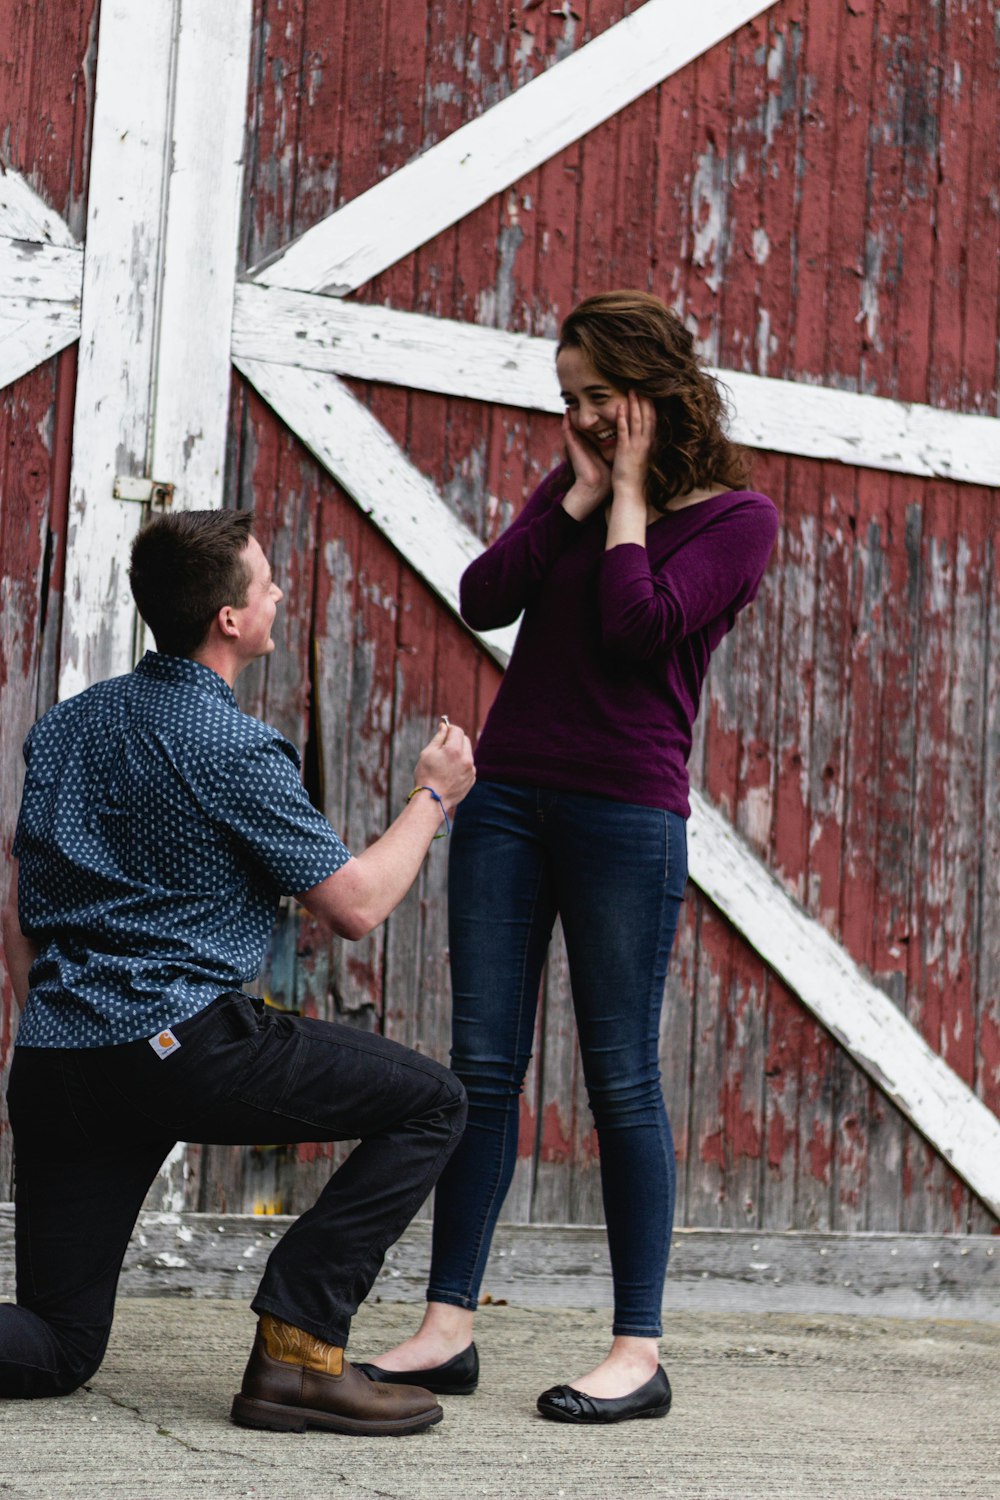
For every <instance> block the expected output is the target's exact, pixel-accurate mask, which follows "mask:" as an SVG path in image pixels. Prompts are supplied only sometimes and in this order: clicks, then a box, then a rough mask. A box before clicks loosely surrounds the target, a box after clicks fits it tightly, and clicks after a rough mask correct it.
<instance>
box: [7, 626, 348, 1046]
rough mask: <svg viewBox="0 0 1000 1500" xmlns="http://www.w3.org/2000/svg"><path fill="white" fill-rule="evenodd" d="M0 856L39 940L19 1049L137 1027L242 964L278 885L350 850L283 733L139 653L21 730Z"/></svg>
mask: <svg viewBox="0 0 1000 1500" xmlns="http://www.w3.org/2000/svg"><path fill="white" fill-rule="evenodd" d="M24 758H25V762H26V764H27V774H26V777H25V785H24V796H23V799H22V803H21V815H20V819H19V821H18V827H17V837H16V839H15V843H14V853H15V854H16V855H17V856H18V858H19V859H20V862H21V863H20V872H19V878H18V906H19V913H20V919H21V927H22V930H23V931H24V932H25V934H26V935H27V936H28V937H30V938H32V939H33V941H34V942H36V943H37V944H38V946H39V950H40V951H39V956H38V958H37V960H36V961H35V963H34V965H33V966H32V970H31V984H30V994H29V997H28V1002H27V1005H26V1006H25V1009H24V1014H23V1016H22V1017H21V1024H20V1029H19V1032H18V1037H17V1041H18V1045H19V1046H25V1047H101V1046H108V1045H117V1044H120V1043H123V1042H131V1041H137V1040H139V1039H140V1038H141V1037H146V1036H151V1035H153V1034H154V1033H155V1032H156V1031H158V1030H160V1029H162V1028H163V1027H165V1026H171V1025H175V1024H176V1023H177V1022H179V1021H184V1020H187V1018H188V1017H189V1016H193V1015H195V1014H196V1013H197V1012H198V1011H200V1010H202V1009H203V1008H204V1007H205V1006H206V1005H208V1004H209V1003H210V1002H211V1001H212V1000H214V999H215V997H216V996H217V995H219V994H222V993H223V992H224V991H226V990H232V989H239V988H240V987H241V986H242V984H243V983H245V982H246V981H247V980H250V979H253V978H255V977H256V975H257V971H258V969H259V967H260V962H261V959H262V957H263V955H264V951H265V948H266V946H267V941H268V937H269V935H270V931H271V927H272V925H273V922H274V918H275V913H276V909H277V903H278V900H279V898H280V897H281V896H282V895H284V894H298V893H300V892H302V891H306V890H309V889H310V887H311V886H314V885H317V884H318V883H319V882H320V881H321V880H324V879H325V878H326V877H327V876H328V875H331V874H332V873H333V872H334V871H335V870H338V869H339V868H340V867H341V865H343V864H344V863H345V862H346V861H347V860H348V859H350V857H351V856H350V853H349V851H348V850H347V849H346V848H345V846H344V845H343V844H342V843H341V841H340V839H339V838H338V837H337V835H336V834H335V833H334V831H333V829H332V828H331V827H330V824H329V823H328V822H327V820H326V819H325V818H324V817H323V816H322V814H321V813H319V812H318V811H317V810H316V809H315V808H314V807H313V805H312V803H311V802H310V801H309V798H308V796H307V795H306V792H305V790H304V788H303V786H302V782H301V779H300V775H299V757H298V753H297V751H296V750H295V748H294V746H293V745H291V744H289V742H288V741H287V740H286V739H284V738H283V737H282V736H281V735H280V734H279V733H278V731H277V730H276V729H272V728H271V727H270V726H269V725H267V724H264V723H262V722H261V721H260V720H259V719H253V718H250V716H249V715H247V714H244V713H242V712H241V711H240V709H239V707H238V705H237V702H236V698H235V696H234V695H233V692H232V690H231V689H230V687H229V685H228V684H227V683H226V682H224V681H223V679H222V678H221V677H220V676H219V675H218V674H217V673H216V672H213V671H212V670H211V668H209V667H205V666H202V665H201V664H200V663H199V662H195V661H191V660H189V659H187V658H184V657H177V656H161V655H159V654H158V653H156V652H147V654H146V656H145V657H144V658H143V660H142V661H141V662H140V663H139V665H138V667H136V669H135V671H134V672H132V673H130V674H129V675H128V676H127V677H116V678H113V679H112V680H111V681H109V682H101V683H97V684H96V685H95V686H94V687H91V688H88V689H87V690H86V691H85V692H83V693H80V694H79V696H78V697H75V698H70V699H68V700H67V701H66V702H65V703H60V704H57V706H56V707H55V708H53V709H50V710H49V712H48V713H47V714H45V715H44V716H43V717H42V718H41V719H40V720H39V721H38V723H37V724H36V725H35V726H34V728H33V729H32V730H31V732H30V733H29V735H28V737H27V739H26V741H25V745H24Z"/></svg>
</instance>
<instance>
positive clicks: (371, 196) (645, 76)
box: [255, 0, 774, 295]
mask: <svg viewBox="0 0 1000 1500" xmlns="http://www.w3.org/2000/svg"><path fill="white" fill-rule="evenodd" d="M773 3H774V0H714V3H713V4H711V5H705V6H703V7H701V9H700V10H697V11H690V12H687V13H686V15H685V16H684V17H683V18H681V17H680V16H678V14H677V12H676V9H675V8H674V6H673V5H672V0H647V3H646V4H645V5H643V6H641V7H640V8H639V10H638V11H636V12H634V13H633V14H632V15H631V16H629V17H627V18H626V19H625V20H624V21H621V22H620V23H619V24H618V25H617V26H612V27H610V28H609V29H608V30H607V31H605V32H604V33H603V34H602V35H601V36H599V37H597V38H596V39H595V40H594V41H593V42H590V43H588V44H587V46H585V47H582V48H581V49H580V50H579V51H578V52H575V53H573V54H571V55H570V56H569V57H567V58H565V59H564V60H563V61H562V62H559V63H556V64H555V65H554V66H552V67H550V68H549V69H548V71H547V72H545V73H542V74H540V75H539V76H538V77H537V78H534V79H532V80H531V81H530V82H529V83H527V84H525V85H524V86H523V87H521V88H520V89H517V90H516V91H515V92H514V93H513V94H510V95H509V96H508V97H507V98H506V99H504V100H501V102H500V103H499V104H496V105H494V106H493V108H492V109H490V110H487V111H486V113H484V114H482V115H479V116H478V117H477V118H476V119H474V120H470V121H469V123H468V124H466V125H463V126H462V127H461V129H460V130H456V131H454V132H453V134H451V135H450V136H448V137H447V138H446V139H445V140H444V141H441V142H440V143H439V144H438V145H437V146H433V147H431V149H430V150H429V151H426V152H425V153H424V155H423V156H421V157H418V158H417V160H416V161H414V162H411V163H410V164H409V165H408V166H406V167H404V168H401V169H400V170H399V171H398V172H395V173H393V175H392V176H391V177H390V178H388V179H387V180H386V181H385V182H383V183H378V184H376V186H374V187H372V188H370V189H369V190H368V192H366V193H363V194H362V195H361V196H360V197H359V198H356V199H354V200H352V201H351V202H350V203H349V204H347V205H346V206H345V207H344V208H342V209H339V210H338V211H337V212H336V213H334V214H331V215H330V216H329V218H327V219H325V220H324V221H323V222H322V223H321V224H319V225H317V226H316V227H315V228H313V229H311V230H309V231H308V232H307V233H306V234H304V235H303V236H302V237H301V238H300V239H299V240H297V241H296V243H295V244H294V245H293V246H291V247H290V248H289V249H288V250H286V251H284V252H283V254H281V255H280V256H278V257H277V258H276V259H275V260H273V261H272V262H271V263H270V264H269V265H266V266H265V267H263V268H262V269H261V270H259V271H257V272H256V273H255V275H256V278H257V279H258V280H259V281H261V282H263V283H265V284H266V285H269V286H291V287H298V288H301V289H303V290H307V291H322V290H328V291H331V292H334V293H336V294H338V295H342V294H343V293H345V292H348V291H352V290H353V289H354V288H355V287H358V286H360V285H361V284H362V283H363V282H365V281H368V280H370V278H371V277H372V276H374V275H375V274H376V273H377V272H378V271H380V270H384V269H385V267H386V266H389V265H392V264H393V263H394V262H395V261H397V260H400V259H401V258H402V257H403V256H404V255H406V254H408V253H409V252H410V251H412V250H414V249H416V248H417V246H418V245H422V244H425V243H426V242H427V241H428V240H429V239H431V238H432V237H433V236H434V235H436V234H439V233H440V232H441V230H443V229H446V228H447V227H448V226H449V225H450V224H453V223H455V221H456V220H457V219H460V218H463V217H464V216H465V215H466V214H468V213H470V212H471V211H472V210H473V209H474V208H476V207H477V206H478V205H479V204H480V203H484V202H486V200H487V199H488V198H491V197H493V195H494V194H495V193H498V192H501V191H502V190H503V189H504V188H505V187H508V186H509V185H510V184H511V183H512V182H516V181H517V179H518V178H519V177H522V176H523V175H524V174H525V173H526V172H530V171H531V170H532V169H533V168H534V167H536V166H538V165H539V164H540V163H541V162H543V161H545V160H546V159H547V158H549V157H551V156H554V155H555V154H556V152H557V151H560V150H562V148H563V147H564V146H567V145H569V144H570V143H571V142H572V141H575V140H577V139H578V138H579V137H580V136H581V135H584V134H586V133H587V132H588V131H590V130H593V129H594V127H595V126H596V125H598V124H600V122H601V121H602V120H606V119H608V118H610V116H612V115H614V114H616V113H617V112H618V111H619V110H620V109H622V108H623V107H624V105H626V104H627V103H629V102H630V101H631V100H633V99H637V98H639V97H640V95H642V94H644V93H645V92H646V91H647V90H648V89H650V88H652V87H653V86H654V85H655V84H657V83H659V82H660V81H661V79H663V78H665V77H667V76H668V75H669V74H670V73H673V72H676V71H677V69H679V68H681V67H683V66H684V65H685V63H687V62H689V61H690V60H691V58H693V57H697V56H698V54H699V53H701V52H703V51H704V50H705V49H706V48H707V47H711V46H712V45H713V44H714V43H715V42H717V41H718V40H719V39H720V37H725V36H727V35H728V34H729V32H731V31H732V30H734V29H735V28H736V27H738V26H741V25H742V24H743V23H744V22H745V21H746V20H748V19H749V18H750V17H751V16H754V15H757V14H759V12H760V11H761V10H764V9H767V7H768V6H769V5H771V4H773Z"/></svg>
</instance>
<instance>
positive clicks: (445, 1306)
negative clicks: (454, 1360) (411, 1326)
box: [416, 1302, 476, 1353]
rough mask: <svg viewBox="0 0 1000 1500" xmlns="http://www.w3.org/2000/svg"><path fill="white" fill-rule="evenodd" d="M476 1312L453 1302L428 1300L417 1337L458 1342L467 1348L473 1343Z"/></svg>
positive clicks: (457, 1343)
mask: <svg viewBox="0 0 1000 1500" xmlns="http://www.w3.org/2000/svg"><path fill="white" fill-rule="evenodd" d="M475 1316H476V1315H475V1313H474V1312H472V1311H470V1309H469V1308H466V1307H456V1306H455V1305H454V1304H453V1303H451V1302H428V1304H427V1307H426V1309H425V1311H424V1316H423V1321H422V1323H421V1324H420V1328H419V1330H418V1332H417V1335H416V1336H417V1337H418V1338H420V1337H423V1336H427V1337H429V1338H433V1339H435V1340H444V1341H445V1342H446V1343H448V1344H456V1345H457V1346H458V1348H457V1349H456V1353H457V1352H458V1350H459V1349H467V1348H468V1346H469V1345H470V1344H471V1343H472V1327H473V1323H474V1321H475Z"/></svg>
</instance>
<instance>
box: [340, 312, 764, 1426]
mask: <svg viewBox="0 0 1000 1500" xmlns="http://www.w3.org/2000/svg"><path fill="white" fill-rule="evenodd" d="M556 368H557V371H558V375H559V383H560V386H561V389H562V395H563V399H564V400H565V403H566V414H565V416H564V418H563V435H564V438H565V443H566V460H567V461H566V462H565V463H563V464H561V465H560V466H559V467H558V468H557V469H555V470H554V471H553V472H552V473H551V474H549V475H548V476H547V478H546V479H544V480H543V481H542V483H541V484H540V485H539V487H538V489H537V490H536V491H535V493H534V494H533V495H532V496H531V499H530V500H529V501H528V503H527V505H526V506H525V508H524V510H523V511H522V512H521V514H520V515H519V516H518V518H517V519H516V520H515V521H514V523H513V524H512V525H511V526H510V527H508V529H507V530H506V531H505V532H504V534H503V535H502V536H501V537H500V538H499V539H498V540H497V541H496V542H494V544H493V546H492V547H490V548H489V549H488V550H487V551H486V552H485V553H484V554H483V555H482V557H480V558H479V559H478V560H477V561H476V562H474V563H473V564H472V566H471V567H470V568H469V569H468V570H467V571H466V573H465V576H464V577H463V579H462V586H461V605H462V616H463V618H464V619H465V620H466V622H467V623H468V624H469V625H471V626H472V627H473V628H474V629H477V630H488V629H491V628H493V627H495V626H499V625H507V624H509V623H511V622H512V621H513V620H515V619H516V618H517V616H518V615H519V614H521V612H522V611H523V612H524V619H523V621H522V624H521V628H520V632H519V634H518V638H517V644H516V646H515V648H514V653H513V655H512V657H511V661H510V665H509V667H508V669H507V672H506V675H505V677H504V679H503V682H502V684H501V687H500V691H499V693H498V694H497V698H496V701H495V703H494V705H493V708H492V709H491V711H490V714H489V717H488V718H487V721H486V725H485V728H484V729H483V733H482V736H481V738H480V741H479V746H478V749H477V753H476V770H477V781H476V785H475V786H474V787H473V789H472V791H471V792H470V794H469V796H468V797H467V798H466V800H465V801H464V802H463V803H462V806H461V807H460V809H459V810H458V813H457V815H456V818H455V827H454V833H453V835H452V847H451V858H450V868H449V916H450V946H451V969H452V989H453V995H454V1030H453V1046H452V1054H451V1056H452V1067H453V1068H454V1070H455V1072H456V1073H457V1074H458V1075H459V1077H460V1078H461V1079H462V1081H463V1083H464V1084H465V1087H466V1090H467V1091H468V1095H469V1106H470V1107H469V1121H468V1125H467V1127H466V1131H465V1136H464V1138H463V1140H462V1142H461V1143H460V1145H459V1147H458V1150H457V1151H456V1153H455V1155H454V1156H453V1157H452V1159H451V1161H450V1163H449V1165H448V1167H447V1168H446V1169H445V1172H444V1175H443V1176H442V1178H441V1180H440V1182H439V1184H438V1188H437V1199H436V1211H435V1221H434V1244H433V1258H432V1265H431V1274H430V1284H429V1288H428V1292H427V1298H428V1307H427V1311H426V1314H425V1316H424V1320H423V1323H422V1325H421V1327H420V1329H419V1331H418V1332H417V1333H416V1334H415V1335H414V1337H412V1338H410V1339H408V1340H406V1342H404V1343H402V1344H400V1345H399V1346H398V1347H397V1348H395V1349H392V1350H390V1351H389V1353H387V1354H385V1355H383V1356H382V1358H381V1359H380V1362H379V1365H378V1366H373V1365H367V1366H363V1367H362V1368H364V1369H365V1371H366V1373H368V1374H369V1375H370V1376H371V1378H372V1379H376V1380H378V1379H383V1380H385V1379H391V1380H394V1381H396V1382H397V1383H398V1382H399V1381H400V1379H401V1377H402V1378H404V1379H406V1378H409V1379H410V1380H411V1381H412V1382H413V1383H418V1384H420V1385H422V1386H425V1387H428V1388H429V1389H430V1390H432V1391H435V1392H441V1393H458V1392H466V1391H470V1390H472V1389H474V1388H475V1385H476V1380H477V1377H478V1359H477V1355H476V1349H475V1345H474V1344H472V1342H471V1339H472V1322H473V1316H474V1312H475V1308H476V1306H477V1302H478V1298H479V1289H480V1284H481V1281H482V1276H483V1272H484V1270H485V1267H486V1260H487V1256H488V1254H489V1249H490V1241H491V1238H492V1235H493V1230H494V1227H495V1225H496V1221H497V1217H498V1215H499V1212H500V1208H501V1205H502V1204H503V1200H504V1197H505V1195H506V1192H507V1189H508V1187H509V1185H510V1181H511V1176H512V1174H513V1170H514V1163H515V1160H516V1155H517V1135H518V1099H519V1095H520V1092H521V1087H522V1084H523V1080H524V1075H525V1071H526V1069H527V1066H528V1061H529V1058H530V1055H531V1043H532V1036H533V1032H534V1025H535V1010H536V1005H537V997H538V988H539V981H540V977H541V972H542V966H543V964H544V961H545V955H546V950H547V948H548V943H549V939H550V936H551V933H552V927H553V923H554V920H555V917H556V915H557V914H558V915H559V916H560V917H561V919H562V926H563V932H564V934H565V940H566V950H567V954H568V957H569V967H570V978H571V982H572V990H573V1005H574V1010H575V1014H576V1022H577V1030H578V1033H579V1039H580V1048H581V1053H582V1058H583V1068H584V1076H585V1079H586V1084H587V1092H588V1098H589V1101H590V1107H591V1110H592V1112H593V1116H594V1122H595V1125H596V1127H597V1135H598V1140H599V1143H600V1165H601V1187H602V1193H603V1199H604V1210H605V1217H606V1220H607V1229H608V1244H609V1249H610V1254H611V1267H612V1273H613V1278H614V1292H615V1312H614V1323H613V1327H612V1334H613V1340H612V1344H611V1349H610V1352H609V1353H608V1355H607V1357H606V1358H605V1359H604V1360H602V1361H601V1363H600V1364H598V1365H597V1367H596V1368H595V1369H592V1370H589V1371H587V1372H586V1373H583V1374H580V1375H578V1376H576V1377H575V1378H574V1379H573V1380H572V1382H571V1384H569V1385H559V1386H554V1387H553V1388H552V1389H551V1390H548V1391H546V1392H545V1393H544V1394H543V1395H542V1396H540V1397H539V1401H538V1408H539V1411H540V1412H541V1413H542V1415H543V1416H545V1417H551V1418H554V1419H555V1420H558V1421H571V1422H610V1421H621V1420H624V1419H626V1418H629V1417H647V1416H648V1417H654V1416H664V1415H665V1414H666V1412H667V1411H668V1409H669V1406H670V1386H669V1383H668V1381H667V1377H666V1375H665V1373H664V1371H663V1369H662V1366H660V1364H659V1347H658V1340H659V1338H660V1336H661V1334H662V1328H661V1322H660V1311H661V1302H662V1295H663V1281H664V1276H665V1273H666V1266H667V1256H668V1252H669V1248H670V1233H671V1225H672V1221H673V1211H674V1195H675V1172H676V1167H675V1154H674V1143H673V1139H672V1136H671V1133H670V1125H669V1122H668V1119H667V1114H666V1110H665V1108H664V1103H663V1095H662V1091H661V1085H660V1073H659V1063H658V1036H659V1021H660V1009H661V1005H662V1000H663V987H664V981H665V978H666V972H667V960H668V958H669V955H670V949H671V945H672V943H673V940H674V934H675V932H676V929H677V922H678V917H679V914H680V907H681V901H682V898H683V894H684V884H685V880H686V878H687V855H686V842H685V819H686V818H687V817H688V815H689V812H690V806H689V803H688V774H687V769H686V762H687V758H688V755H689V753H690V749H691V737H692V725H693V723H694V719H695V716H696V714H697V711H698V700H699V695H700V692H701V685H702V682H703V680H704V676H705V671H706V668H707V666H708V662H709V658H710V656H711V654H712V652H713V650H714V649H715V647H716V646H717V645H718V644H719V641H720V640H721V639H722V637H723V636H724V635H725V634H726V632H727V631H728V630H730V629H731V628H732V626H733V623H734V621H735V619H736V616H737V614H738V612H739V611H740V610H741V609H742V608H743V607H744V605H746V604H749V603H750V601H751V600H752V599H753V598H754V595H755V594H756V592H757V587H758V585H759V583H760V580H761V576H762V574H763V572H764V568H765V565H766V563H767V559H768V556H769V554H770V551H771V547H772V545H773V543H774V539H775V534H776V531H777V515H776V512H775V509H774V506H773V505H772V504H771V502H770V500H768V499H767V498H766V497H765V496H763V495H760V494H757V493H756V492H755V491H753V490H751V489H748V488H747V469H746V463H745V459H744V456H743V454H742V453H741V452H740V450H739V449H737V448H736V447H734V446H733V445H732V444H731V443H730V442H729V440H728V439H727V437H726V436H725V433H724V431H723V428H722V419H723V405H722V400H721V397H720V395H719V392H718V390H717V388H716V385H715V382H714V381H713V380H712V378H711V377H710V376H709V375H707V374H706V373H705V372H704V371H703V370H702V369H700V368H699V365H698V362H697V359H696V357H695V353H694V344H693V340H692V338H691V335H690V334H689V333H688V331H687V330H686V329H685V327H684V325H683V324H682V323H681V321H680V319H679V318H678V317H677V316H676V315H675V314H674V313H673V312H672V311H671V310H670V309H669V308H668V307H666V306H665V305H664V304H663V303H662V302H660V301H659V300H658V299H657V298H655V297H652V296H649V295H647V294H646V293H643V292H628V291H622V292H609V293H606V294H604V295H601V296H596V297H589V298H588V299H587V300H586V301H585V302H582V303H581V304H580V306H579V307H577V308H576V309H575V311H574V312H572V313H571V314H570V315H569V317H568V318H567V319H566V321H565V323H564V324H563V327H562V333H561V337H560V340H559V345H558V351H557V355H556Z"/></svg>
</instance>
